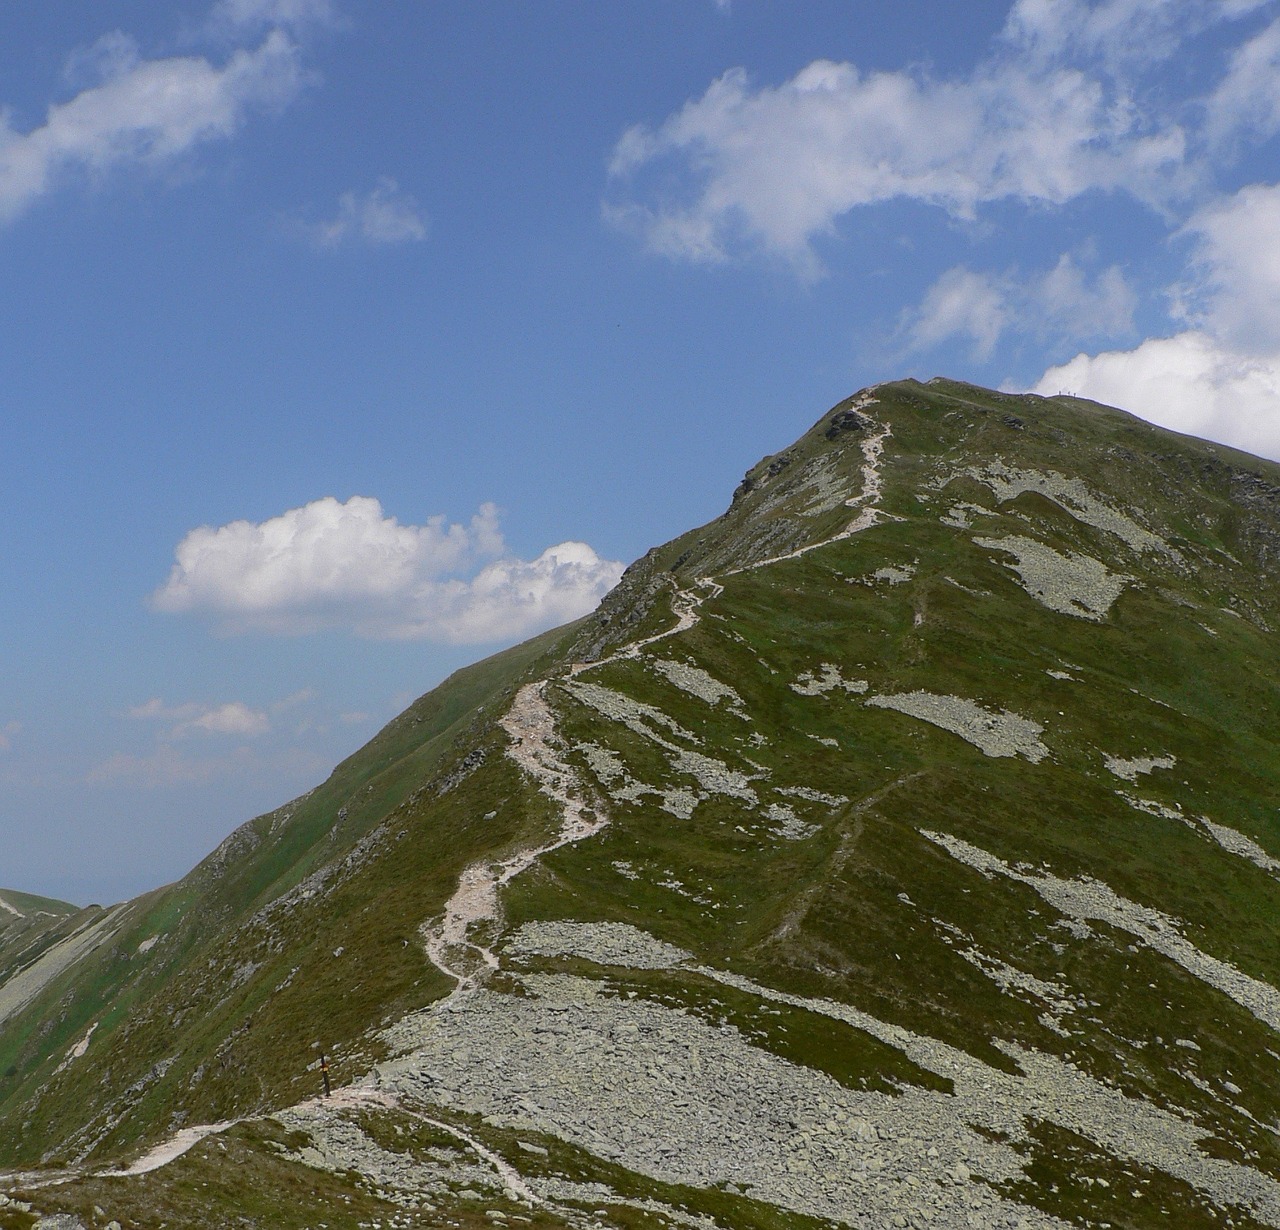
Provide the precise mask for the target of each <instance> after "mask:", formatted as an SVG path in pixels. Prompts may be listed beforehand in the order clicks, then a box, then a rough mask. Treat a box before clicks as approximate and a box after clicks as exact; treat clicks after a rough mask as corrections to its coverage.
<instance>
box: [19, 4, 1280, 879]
mask: <svg viewBox="0 0 1280 1230" xmlns="http://www.w3.org/2000/svg"><path fill="white" fill-rule="evenodd" d="M5 26H6V38H5V39H4V41H3V44H2V45H0V287H3V293H0V390H2V392H0V425H3V429H4V440H5V449H4V454H3V455H4V470H3V473H4V491H5V493H6V495H7V497H8V501H9V504H10V509H11V513H10V519H9V526H10V529H9V531H8V533H7V534H6V535H5V537H4V546H3V550H0V569H2V572H0V581H2V583H0V635H2V636H3V645H4V653H5V656H4V663H5V669H4V671H3V674H0V883H3V884H4V885H6V886H11V887H15V888H19V889H25V890H28V891H35V892H45V893H49V894H51V895H57V896H65V897H68V898H70V899H72V900H76V901H81V902H84V901H89V900H100V901H106V900H113V899H117V898H120V897H122V896H125V895H127V894H131V893H134V892H138V891H140V890H142V889H144V888H147V887H151V886H154V885H156V884H159V883H162V882H164V881H166V880H169V879H172V878H175V877H177V876H178V875H180V874H182V873H183V872H184V871H185V870H187V868H188V867H189V866H190V865H192V864H193V863H194V862H195V861H196V860H197V859H198V858H199V857H201V856H202V855H203V854H204V853H206V852H207V851H208V850H209V849H210V848H211V847H212V846H213V845H214V844H216V842H217V841H218V840H220V839H221V837H222V836H224V835H225V834H226V833H227V832H229V831H230V829H231V828H233V827H234V826H235V825H236V824H238V823H239V822H241V821H242V820H244V819H247V818H248V817H249V816H251V815H253V814H255V813H257V812H260V811H263V810H266V809H268V808H270V807H272V806H275V805H277V804H279V803H281V802H284V801H285V800H286V799H288V798H290V797H292V796H293V795H295V794H297V793H300V792H301V791H302V790H305V789H307V788H309V787H310V786H312V785H314V784H315V783H316V782H318V781H319V780H320V779H321V778H323V776H324V775H325V774H326V773H327V771H328V769H329V768H330V767H331V766H332V765H333V763H335V762H336V760H338V759H339V758H341V757H342V756H343V755H345V754H347V753H349V752H350V751H352V750H354V749H355V748H356V747H357V746H359V745H360V744H361V743H362V742H363V741H364V740H365V739H367V738H368V737H369V736H370V735H372V734H373V733H374V732H375V731H376V730H377V729H378V728H379V727H380V726H381V725H382V724H383V723H384V722H386V721H387V720H389V719H390V718H391V717H392V716H394V714H395V713H396V712H398V711H399V709H401V708H403V706H404V705H405V704H407V703H408V702H409V701H410V700H411V699H412V698H413V697H415V696H417V695H418V694H420V693H422V692H423V691H426V690H427V689H428V688H430V687H431V686H432V685H434V684H435V683H436V682H438V681H439V680H440V679H441V678H443V677H444V676H445V675H446V674H447V673H448V672H449V671H451V670H453V669H455V668H456V667H458V666H460V665H462V664H464V663H465V662H468V661H472V660H474V659H475V658H477V657H480V656H483V655H484V654H486V653H489V652H492V651H494V650H496V649H498V648H500V647H502V646H503V645H506V644H510V643H512V642H513V641H515V640H518V639H521V638H522V637H523V636H525V635H527V634H530V633H532V632H535V631H538V630H540V629H541V628H543V627H547V626H550V625H552V624H554V623H557V622H561V621H563V620H565V619H568V618H571V617H573V616H575V615H577V614H579V613H582V612H583V611H585V610H587V609H590V607H591V606H592V605H594V603H595V602H596V601H597V600H598V598H599V597H600V595H601V594H602V593H603V592H604V591H605V590H606V589H607V588H608V586H609V585H610V584H612V583H613V581H614V580H615V579H616V577H617V575H618V572H619V570H620V568H621V565H622V564H623V563H625V562H626V561H629V560H631V559H633V558H634V557H636V556H637V555H640V554H642V553H643V552H644V551H645V550H646V549H648V547H650V546H652V545H654V544H655V543H658V542H661V541H664V540H666V539H667V538H670V537H671V536H673V535H675V534H677V533H680V532H681V531H683V530H685V529H687V528H689V527H690V526H692V525H695V524H698V523H700V522H702V521H705V520H708V519H709V518H711V517H713V516H715V515H717V514H718V513H719V512H720V511H722V509H723V507H724V506H725V504H726V503H727V500H728V496H729V493H730V492H731V491H732V489H733V487H734V485H735V483H736V482H737V480H738V478H739V477H740V475H741V473H742V471H743V470H745V469H746V468H747V467H748V466H750V465H751V464H753V463H754V462H755V461H756V460H757V459H758V458H759V457H760V456H761V455H762V454H764V453H766V452H771V451H774V450H776V449H777V448H780V447H782V446H783V445H785V444H787V443H789V442H790V441H791V440H792V439H793V438H794V437H796V436H797V435H799V434H800V433H801V432H802V431H803V430H804V429H805V428H807V427H808V426H809V424H810V423H811V422H812V421H814V420H815V419H816V418H817V417H818V416H819V415H820V414H821V413H822V412H823V410H825V409H826V408H827V407H828V406H829V405H831V404H832V403H834V402H835V401H837V400H838V399H840V398H841V397H843V396H845V395H846V394H848V393H850V392H852V391H854V390H855V389H857V388H859V387H861V386H863V385H866V384H869V383H872V382H875V381H878V380H883V379H890V378H896V377H900V376H905V375H917V376H921V377H928V376H930V375H934V374H938V373H945V374H948V375H954V376H958V377H961V378H965V379H970V380H975V381H978V382H981V383H985V384H992V385H1002V386H1004V387H1008V388H1014V389H1029V388H1034V389H1038V390H1040V391H1045V392H1057V391H1059V390H1067V391H1071V392H1075V393H1079V394H1081V395H1085V396H1092V397H1096V398H1098V399H1099V400H1103V401H1109V402H1112V403H1114V404H1119V405H1123V406H1125V407H1127V408H1129V409H1132V410H1134V411H1135V412H1137V413H1140V414H1143V415H1145V416H1147V417H1150V418H1152V419H1154V420H1155V421H1159V422H1162V423H1165V424H1167V425H1169V426H1173V427H1176V428H1178V429H1180V430H1186V431H1191V432H1194V433H1195V434H1200V435H1205V436H1208V437H1210V438H1214V439H1219V440H1223V441H1226V442H1228V443H1232V444H1236V445H1238V446H1240V447H1244V448H1248V449H1250V450H1252V451H1255V452H1260V453H1263V454H1266V455H1269V456H1273V457H1280V416H1278V415H1277V413H1276V405H1277V396H1278V395H1280V186H1278V185H1277V183H1276V181H1277V180H1278V179H1280V166H1278V164H1277V141H1276V138H1277V133H1280V12H1278V11H1277V6H1276V5H1275V4H1274V3H1272V2H1270V0H1266V2H1263V0H1167V2H1162V0H1094V2H1090V0H1017V3H1010V0H1002V2H1000V3H995V2H987V0H970V2H969V3H966V4H963V5H958V4H955V3H953V2H951V0H899V3H896V4H893V5H887V4H883V3H870V2H859V0H844V2H841V3H837V2H835V0H808V2H807V3H806V4H805V5H803V6H795V5H782V4H779V3H776V0H730V2H729V3H716V2H715V0H646V2H645V3H637V4H626V5H623V4H600V3H597V2H596V0H581V2H573V0H560V2H557V3H547V4H519V3H515V2H514V0H512V2H506V3H498V2H496V0H493V2H489V0H457V2H453V0H433V3H431V4H408V5H385V4H374V3H371V2H368V0H218V2H217V3H206V4H205V5H203V6H202V5H199V4H191V5H189V6H188V5H183V4H177V5H175V4H172V3H168V4H158V3H155V2H154V0H130V2H125V0H119V2H117V0H92V2H90V0H64V2H63V3H60V4H58V5H23V6H18V7H17V8H15V10H14V11H13V12H11V13H7V14H6V19H5Z"/></svg>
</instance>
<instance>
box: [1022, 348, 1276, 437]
mask: <svg viewBox="0 0 1280 1230" xmlns="http://www.w3.org/2000/svg"><path fill="white" fill-rule="evenodd" d="M1032 391H1033V392H1036V393H1043V394H1044V395H1045V396H1053V395H1054V394H1057V393H1071V394H1073V395H1074V396H1076V397H1087V398H1089V399H1090V400H1092V401H1099V402H1102V403H1104V404H1105V405H1109V406H1120V407H1121V408H1122V409H1125V410H1129V411H1132V412H1133V413H1134V414H1137V415H1140V416H1141V417H1142V418H1144V419H1147V420H1149V421H1150V422H1153V423H1158V424H1160V425H1161V426H1162V427H1170V428H1172V429H1173V430H1174V431H1182V432H1186V433H1187V434H1188V435H1193V436H1202V437H1204V438H1206V439H1210V440H1218V441H1221V442H1222V443H1225V444H1231V445H1234V446H1235V447H1236V448H1242V449H1245V450H1247V451H1248V452H1251V453H1259V454H1262V455H1263V456H1267V457H1274V458H1277V459H1280V354H1270V355H1249V354H1243V353H1240V352H1239V351H1234V350H1231V349H1230V348H1227V347H1224V346H1223V344H1222V343H1221V342H1220V341H1219V340H1218V339H1216V338H1214V337H1211V336H1209V335H1208V334H1205V333H1201V332H1198V331H1188V332H1185V333H1179V334H1176V335H1175V336H1173V337H1163V338H1149V339H1148V340H1146V341H1144V342H1143V343H1142V344H1141V345H1140V346H1138V347H1136V348H1135V349H1133V350H1121V351H1108V352H1104V353H1102V354H1096V355H1087V354H1080V355H1077V356H1076V357H1075V358H1074V359H1072V360H1071V361H1070V362H1068V363H1063V364H1061V365H1059V366H1057V367H1051V368H1049V370H1048V371H1046V372H1045V373H1044V375H1043V376H1041V378H1040V379H1039V380H1038V381H1037V382H1036V383H1035V385H1034V386H1033V389H1032Z"/></svg>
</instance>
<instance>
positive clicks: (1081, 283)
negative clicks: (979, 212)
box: [901, 253, 1137, 360]
mask: <svg viewBox="0 0 1280 1230" xmlns="http://www.w3.org/2000/svg"><path fill="white" fill-rule="evenodd" d="M1136 306H1137V295H1136V294H1135V293H1134V291H1133V288H1132V287H1131V286H1130V285H1129V283H1128V281H1127V280H1126V279H1125V276H1124V273H1123V271H1122V270H1121V269H1120V268H1119V267H1118V266H1115V265H1112V266H1110V267H1109V268H1107V269H1104V270H1102V271H1101V272H1100V273H1098V274H1097V275H1096V277H1095V278H1094V279H1093V281H1092V283H1091V282H1090V280H1089V278H1088V277H1087V275H1086V274H1085V271H1084V270H1082V269H1081V268H1080V266H1079V264H1077V262H1076V261H1075V259H1074V258H1073V257H1072V256H1071V255H1070V253H1064V254H1063V255H1062V256H1061V257H1060V258H1059V259H1058V262H1057V264H1056V265H1054V267H1053V268H1052V269H1050V270H1049V271H1048V272H1047V273H1044V274H1041V275H1039V276H1034V277H1030V278H1021V277H1019V276H1017V275H1016V274H1013V273H1006V274H991V273H974V272H973V271H972V270H969V269H965V268H964V267H962V266H957V267H956V268H954V269H949V270H948V271H947V272H946V273H944V274H943V275H942V276H941V277H940V278H939V279H938V280H937V281H936V282H935V283H934V284H933V285H932V286H931V287H930V288H929V290H928V291H927V292H926V294H925V297H924V299H923V301H922V302H921V304H920V306H919V307H918V308H917V309H915V310H914V311H912V312H909V313H907V315H906V316H905V317H904V320H903V322H902V326H901V331H902V332H903V333H904V334H905V336H906V339H907V344H908V348H909V349H911V350H925V349H928V348H930V347H932V346H936V345H938V344H939V343H941V342H944V341H946V340H948V339H950V338H952V337H968V338H970V339H971V340H972V342H973V346H974V356H975V358H977V359H981V360H985V359H987V358H989V357H990V355H991V352H992V350H993V349H994V348H995V345H996V343H997V342H998V341H999V340H1000V338H1001V337H1002V336H1003V335H1004V334H1005V333H1006V332H1015V333H1021V334H1026V335H1030V336H1033V337H1036V338H1038V339H1040V340H1042V341H1055V342H1060V341H1061V340H1063V339H1065V340H1069V341H1072V342H1079V341H1083V340H1085V339H1087V338H1096V337H1109V336H1114V335H1116V334H1118V333H1125V332H1128V331H1129V330H1131V329H1132V328H1133V312H1134V308H1135V307H1136Z"/></svg>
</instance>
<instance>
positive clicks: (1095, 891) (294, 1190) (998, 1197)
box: [0, 380, 1280, 1230]
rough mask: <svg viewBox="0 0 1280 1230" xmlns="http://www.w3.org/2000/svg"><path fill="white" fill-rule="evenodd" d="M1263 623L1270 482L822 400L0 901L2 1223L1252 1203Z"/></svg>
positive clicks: (903, 406)
mask: <svg viewBox="0 0 1280 1230" xmlns="http://www.w3.org/2000/svg"><path fill="white" fill-rule="evenodd" d="M1277 620H1280V466H1276V465H1274V464H1272V463H1270V462H1266V461H1262V460H1259V459H1257V458H1254V457H1249V456H1247V455H1245V454H1242V453H1238V452H1234V451H1232V450H1230V449H1227V448H1222V447H1219V446H1216V445H1212V444H1207V443H1205V442H1203V441H1198V440H1193V439H1190V438H1187V437H1183V436H1178V435H1175V434H1173V433H1170V432H1167V431H1163V430H1161V429H1158V428H1156V427H1153V426H1151V425H1150V424H1147V423H1145V422H1142V421H1140V420H1138V419H1135V418H1133V417H1132V416H1130V415H1127V414H1125V413H1123V412H1121V411H1118V410H1113V409H1109V408H1107V407H1103V406H1098V405H1096V404H1093V403H1090V402H1084V401H1080V400H1076V399H1073V398H1066V397H1058V398H1047V399H1046V398H1041V397H1035V396H1013V395H1009V394H1002V393H996V392H992V391H990V390H985V389H980V388H976V387H974V386H971V385H967V384H961V383H958V382H953V381H947V380H933V381H930V382H929V383H927V384H921V383H918V382H915V381H903V382H899V383H894V384H886V385H880V386H876V387H874V388H871V389H868V390H864V391H863V392H861V393H859V394H857V395H855V396H854V397H851V398H849V399H847V400H846V401H844V402H841V403H840V404H839V405H838V406H836V407H834V408H833V409H832V410H830V411H828V413H827V414H825V415H823V416H822V418H821V419H820V420H819V421H818V423H817V424H816V425H815V426H814V428H813V429H812V430H811V431H809V432H808V433H807V434H806V435H805V436H803V437H802V438H801V439H800V440H799V441H797V442H796V443H795V444H794V445H792V446H790V447H789V448H786V449H784V450H783V451H781V452H779V453H775V454H772V455H770V456H767V457H765V458H764V459H762V460H761V462H760V463H759V464H758V465H756V466H754V467H753V468H752V469H751V470H750V471H749V472H748V474H747V475H746V476H745V478H744V480H743V482H742V484H741V485H740V486H739V488H738V490H737V491H736V492H735V493H734V495H733V499H732V502H731V504H730V506H729V508H728V510H727V511H726V512H725V514H724V515H723V516H721V517H719V518H717V519H716V520H715V521H713V522H711V523H710V524H708V525H706V526H703V527H701V528H700V529H696V530H693V531H690V532H689V533H688V534H685V535H684V536H682V537H681V538H678V539H676V540H674V541H673V542H671V543H668V544H666V545H665V546H662V547H659V548H656V549H654V550H653V551H651V552H649V554H648V555H646V556H645V557H644V558H643V559H641V560H639V561H637V562H636V563H635V564H633V565H632V566H631V568H629V569H628V570H627V573H626V574H625V575H624V578H623V580H622V582H621V584H620V585H619V586H618V587H617V589H615V590H614V592H613V593H612V594H610V595H609V596H608V597H607V598H606V599H605V601H604V603H603V604H602V605H601V607H600V609H599V611H597V612H596V613H595V614H593V615H592V616H589V617H588V618H586V619H584V620H581V621H579V622H578V623H577V624H574V625H570V626H569V627H567V628H564V629H560V630H557V631H555V632H552V633H548V634H546V635H544V636H542V637H539V638H537V639H535V640H534V641H531V642H528V643H527V644H525V645H522V646H518V647H517V648H515V649H511V650H508V651H506V652H505V653H502V654H498V655H496V656H495V657H493V658H490V659H488V660H487V661H485V662H481V663H479V664H477V665H476V666H473V667H469V668H467V669H466V670H463V671H460V672H459V673H458V674H456V675H455V676H453V677H452V678H451V679H449V680H447V681H446V682H445V683H444V684H442V685H441V686H440V687H439V688H437V689H435V690H434V691H433V692H431V693H429V694H428V695H427V696H425V697H423V698H422V699H421V700H419V701H418V702H417V703H416V704H414V705H413V706H412V707H411V708H410V709H409V710H407V711H406V712H405V713H404V714H402V715H401V716H400V717H399V718H397V719H396V721H394V722H393V723H392V724H391V725H390V726H388V727H387V728H386V729H385V730H384V731H382V732H381V733H380V734H379V735H378V736H377V737H376V738H375V739H374V740H373V741H372V742H371V743H370V744H369V745H368V746H367V747H365V748H363V749H361V751H359V752H357V753H356V754H355V755H354V756H352V757H351V758H350V759H348V760H347V761H344V762H343V763H342V764H341V765H339V766H338V768H337V769H336V770H335V771H334V773H333V775H332V776H331V777H330V778H329V780H328V781H327V782H325V783H324V784H323V785H321V786H319V787H317V788H316V789H315V790H313V791H312V792H310V793H309V794H307V795H304V796H303V797H302V798H300V799H298V800H295V801H294V802H293V803H291V804H289V805H288V806H286V807H284V808H281V809H280V810H279V811H277V812H274V813H271V814H269V815H266V816H262V817H259V818H258V819H256V820H254V821H252V822H251V823H249V824H247V825H245V826H244V827H242V828H241V829H239V830H237V831H236V832H235V833H234V834H232V836H231V837H229V838H228V839H227V840H226V841H225V842H224V843H223V844H222V845H221V846H220V847H219V848H218V849H217V850H216V851H214V853H213V854H211V855H210V856H209V857H208V858H207V859H206V860H205V861H204V862H203V863H201V864H200V866H198V867H197V868H196V869H195V870H194V871H192V873H191V874H190V875H189V876H187V877H186V878H185V879H184V880H182V881H180V882H179V883H177V884H175V885H171V886H169V887H166V888H163V889H158V890H156V891H155V892H153V893H150V894H147V895H145V896H143V897H141V898H138V899H136V900H134V901H131V902H126V903H123V904H121V905H117V906H113V907H111V908H109V909H101V908H98V907H93V908H91V909H89V910H84V911H76V910H74V908H73V907H69V906H66V905H65V904H62V903H50V902H41V901H40V900H39V899H37V898H30V897H24V896H22V895H21V894H17V893H10V892H8V891H2V892H0V1166H8V1167H10V1168H11V1173H10V1175H9V1177H8V1186H7V1187H5V1186H4V1185H3V1184H0V1189H2V1190H7V1191H8V1192H9V1193H10V1196H11V1197H12V1198H13V1200H14V1201H17V1203H11V1204H8V1205H5V1204H3V1203H0V1227H2V1226H6V1225H14V1226H17V1225H32V1224H37V1218H38V1217H39V1216H41V1215H43V1216H44V1223H43V1224H45V1225H46V1226H48V1227H50V1230H52V1228H53V1227H55V1226H60V1227H64V1228H65V1227H71V1226H73V1225H76V1224H79V1225H81V1226H84V1227H88V1226H95V1225H102V1226H105V1225H106V1224H107V1222H108V1221H110V1220H115V1221H117V1222H118V1223H119V1224H120V1225H121V1226H137V1227H143V1226H147V1227H150V1226H156V1225H160V1224H165V1225H168V1226H170V1227H176V1226H208V1225H257V1226H271V1227H292V1226H298V1227H301V1226H312V1225H319V1224H321V1223H323V1224H326V1225H328V1226H332V1227H337V1226H352V1227H354V1226H367V1227H373V1226H381V1227H389V1226H392V1225H394V1226H442V1225H462V1226H480V1225H485V1226H491V1225H494V1224H502V1223H506V1224H521V1223H524V1224H531V1225H536V1226H544V1227H551V1226H574V1227H580V1226H581V1227H587V1226H597V1225H598V1226H617V1227H658V1226H669V1225H682V1226H690V1227H700V1228H704V1230H709V1228H710V1227H713V1226H720V1227H724V1228H726V1230H738V1228H741V1227H761V1228H765V1227H770V1228H772V1227H806V1228H807V1227H817V1226H825V1225H833V1224H843V1225H850V1226H857V1227H869V1228H876V1230H879V1228H880V1227H887V1226H912V1227H922V1226H939V1227H977V1226H982V1227H1008V1228H1010V1230H1012V1228H1014V1227H1025V1228H1028V1230H1029V1228H1032V1227H1036V1228H1039V1227H1059V1226H1068V1225H1083V1226H1106V1225H1109V1226H1116V1227H1119V1226H1126V1227H1179V1228H1181V1227H1219V1226H1240V1227H1250V1226H1280V1138H1278V1137H1280V990H1277V987H1280V930H1278V929H1277V926H1276V920H1277V918H1278V917H1280V883H1278V881H1280V812H1278V810H1277V809H1278V808H1280V754H1278V753H1280V642H1278V640H1277V635H1276V632H1275V631H1274V630H1273V625H1274V623H1275V622H1276V621H1277ZM37 919H39V921H36V920H37ZM321 1056H323V1057H324V1059H325V1060H326V1061H327V1071H326V1072H324V1073H322V1072H321V1071H320V1061H321ZM325 1077H327V1078H328V1080H329V1081H330V1082H331V1083H332V1086H333V1089H334V1092H335V1096H334V1097H333V1098H331V1099H328V1100H325V1099H324V1098H323V1097H318V1096H317V1095H319V1094H320V1093H321V1087H322V1080H323V1079H324V1078H325ZM211 1126H212V1127H213V1128H216V1130H213V1131H210V1130H209V1128H210V1127H211ZM196 1140H198V1143H196V1144H195V1145H194V1147H192V1148H190V1150H189V1151H187V1152H181V1149H182V1148H183V1146H186V1145H190V1144H191V1142H192V1141H196ZM156 1147H159V1148H160V1149H161V1150H162V1152H160V1153H156V1154H154V1155H152V1156H151V1157H150V1160H148V1159H147V1157H146V1156H144V1155H145V1154H146V1151H147V1150H149V1149H153V1148H156ZM139 1159H141V1161H139ZM165 1159H170V1160H168V1161H167V1164H163V1165H160V1164H159V1163H160V1162H161V1161H164V1160H165ZM129 1165H135V1166H139V1167H142V1166H145V1167H151V1166H153V1165H154V1168H148V1169H145V1170H142V1169H140V1170H139V1172H138V1173H136V1174H133V1175H131V1176H122V1175H112V1174H111V1173H109V1172H110V1171H111V1170H112V1168H120V1167H127V1166H129ZM54 1180H57V1181H56V1182H55V1181H54ZM55 1215H59V1216H60V1217H61V1220H56V1219H55Z"/></svg>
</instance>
